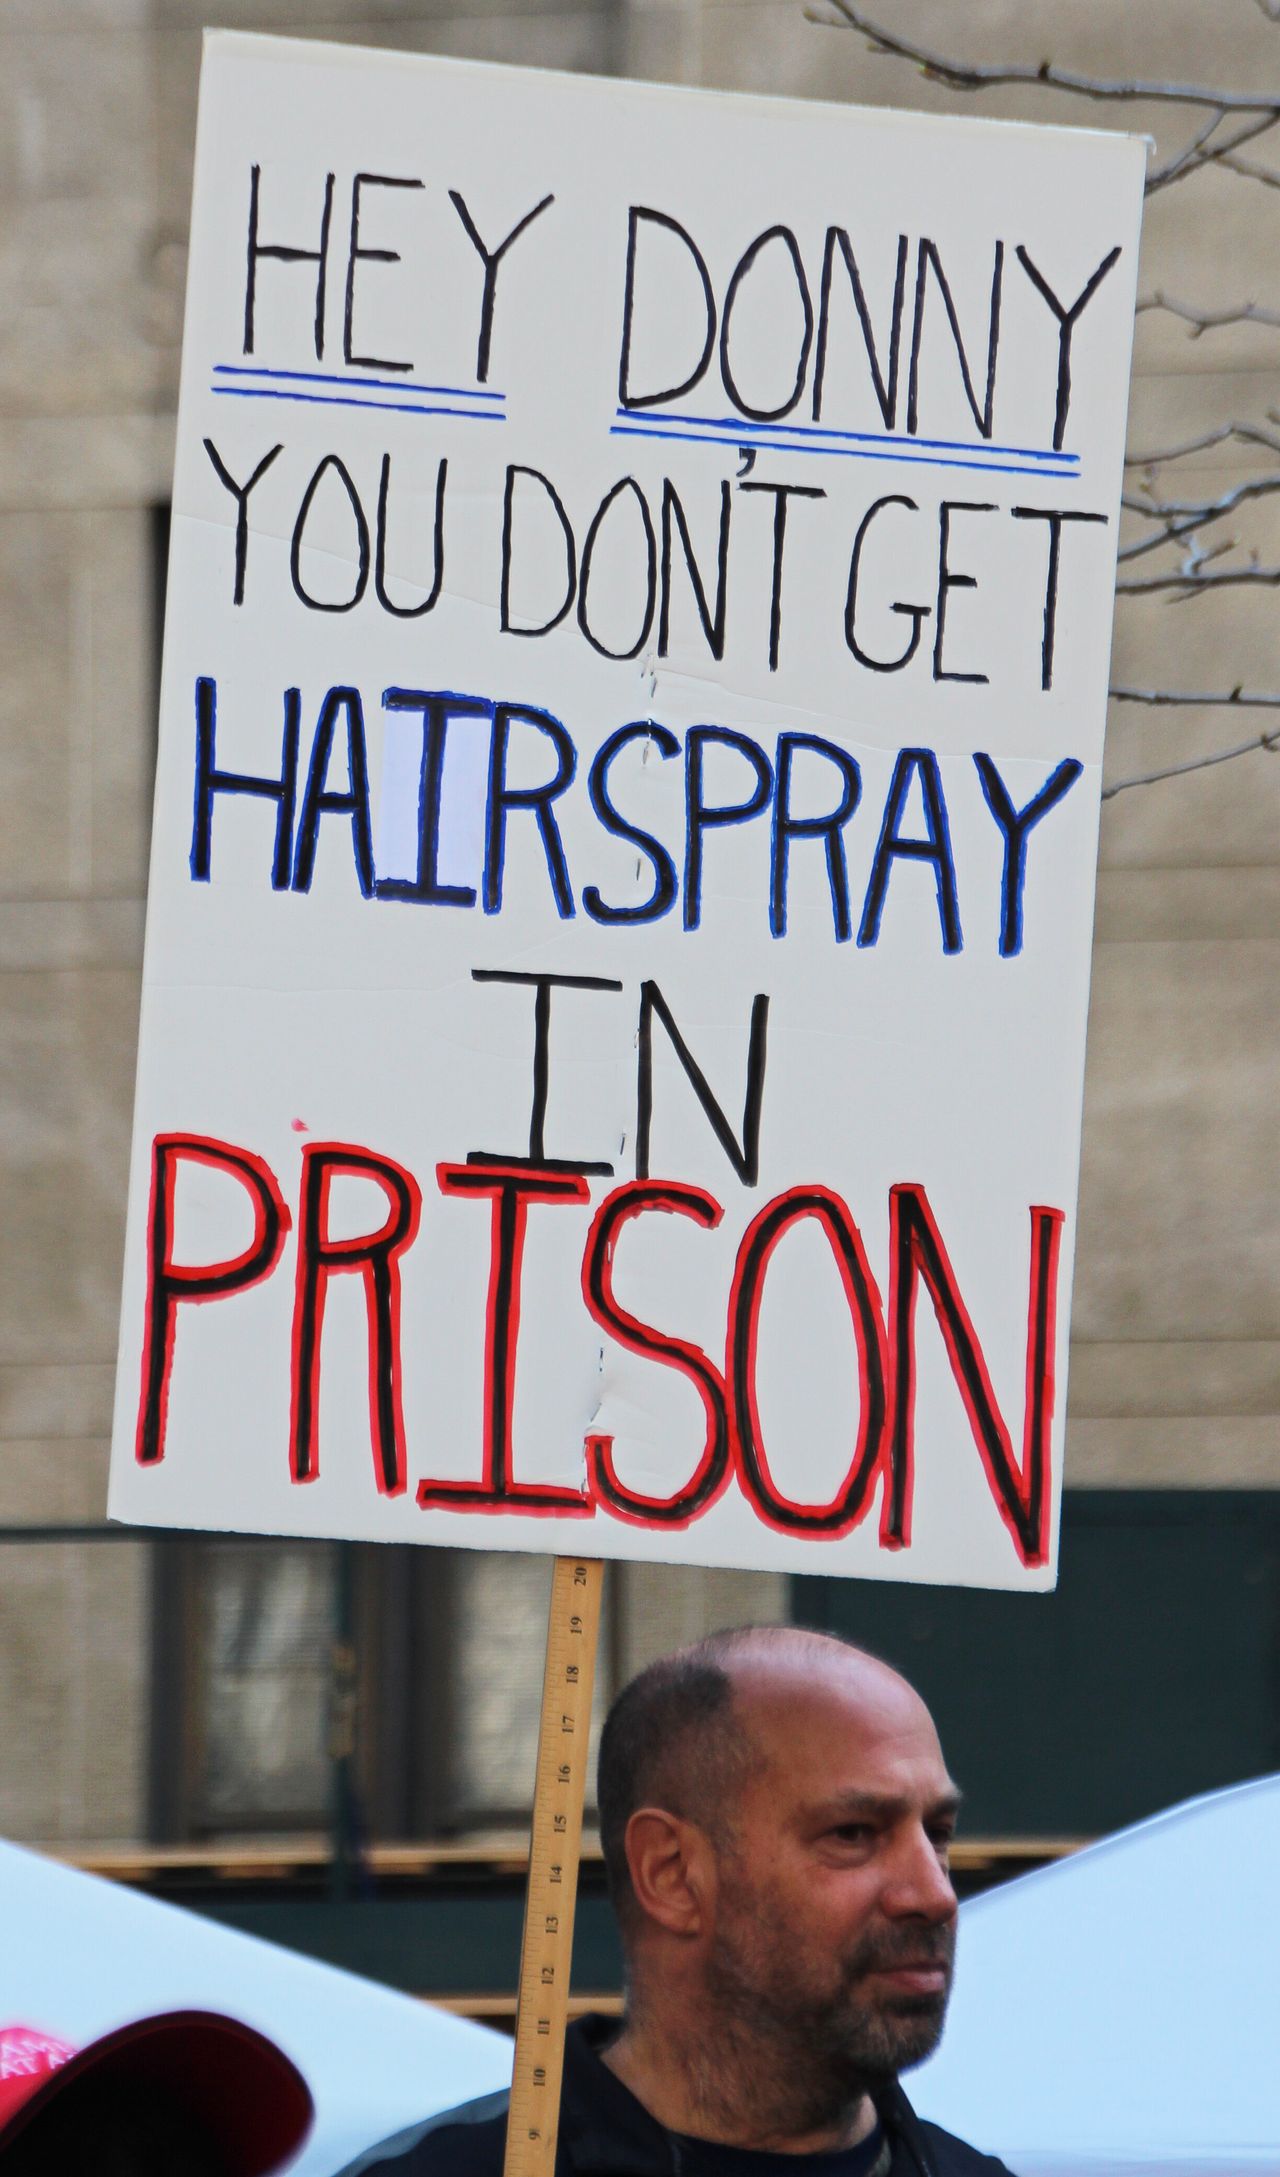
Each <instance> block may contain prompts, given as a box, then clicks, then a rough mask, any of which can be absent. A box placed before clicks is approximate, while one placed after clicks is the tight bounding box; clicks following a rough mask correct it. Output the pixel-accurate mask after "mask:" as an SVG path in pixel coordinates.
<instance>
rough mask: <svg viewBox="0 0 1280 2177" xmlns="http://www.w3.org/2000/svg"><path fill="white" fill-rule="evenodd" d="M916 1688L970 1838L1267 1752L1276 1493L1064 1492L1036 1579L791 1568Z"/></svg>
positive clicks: (1129, 1818) (1279, 1538)
mask: <svg viewBox="0 0 1280 2177" xmlns="http://www.w3.org/2000/svg"><path fill="white" fill-rule="evenodd" d="M793 1608H794V1615H795V1617H796V1619H797V1620H798V1621H799V1622H800V1623H802V1624H806V1625H814V1626H819V1627H821V1628H823V1629H824V1630H827V1631H830V1632H838V1633H844V1634H847V1635H848V1636H849V1637H850V1638H851V1639H854V1640H857V1641H859V1642H861V1643H862V1644H863V1645H864V1646H866V1647H868V1648H871V1649H873V1650H874V1651H875V1652H876V1653H877V1654H878V1655H882V1656H884V1657H885V1658H886V1659H887V1660H888V1661H889V1662H891V1663H893V1664H895V1665H896V1666H897V1667H898V1668H899V1669H900V1670H901V1671H903V1672H904V1674H905V1675H906V1676H907V1677H908V1678H909V1679H910V1680H911V1682H912V1683H913V1685H916V1686H918V1687H919V1689H920V1691H921V1693H922V1694H923V1695H924V1697H925V1699H926V1700H927V1701H928V1703H929V1705H930V1707H931V1708H932V1710H933V1713H934V1715H935V1717H936V1719H937V1722H938V1728H939V1731H940V1733H941V1737H942V1744H943V1749H944V1752H945V1753H946V1756H947V1760H948V1762H949V1764H950V1766H951V1769H952V1773H953V1774H954V1775H955V1777H956V1780H957V1782H958V1783H960V1784H961V1785H962V1786H963V1788H964V1792H965V1810H964V1825H965V1828H966V1830H967V1831H968V1832H969V1834H970V1835H976V1836H992V1837H999V1836H1005V1837H1012V1836H1024V1835H1025V1836H1096V1835H1099V1834H1102V1833H1104V1832H1105V1831H1107V1830H1111V1829H1116V1828H1120V1827H1122V1826H1123V1825H1124V1824H1125V1823H1127V1822H1133V1821H1137V1820H1138V1819H1140V1818H1141V1817H1142V1816H1143V1815H1147V1814H1153V1813H1155V1812H1157V1811H1158V1810H1159V1809H1160V1808H1161V1807H1166V1806H1170V1805H1172V1804H1173V1803H1174V1802H1176V1801H1177V1800H1179V1799H1186V1798H1191V1797H1193V1796H1194V1795H1195V1794H1196V1793H1198V1792H1206V1791H1213V1790H1216V1789H1217V1788H1218V1787H1220V1786H1222V1785H1224V1784H1234V1783H1238V1782H1240V1781H1242V1780H1243V1779H1244V1778H1247V1777H1251V1776H1257V1775H1259V1774H1262V1773H1264V1772H1266V1771H1268V1770H1272V1769H1275V1768H1277V1767H1280V1492H1267V1491H1262V1490H1257V1491H1253V1490H1230V1491H1228V1490H1136V1489H1134V1490H1129V1489H1125V1490H1120V1489H1116V1490H1083V1489H1074V1490H1073V1489H1068V1490H1067V1491H1066V1492H1065V1494H1064V1498H1063V1513H1062V1545H1061V1554H1060V1561H1059V1584H1058V1587H1057V1589H1056V1591H1055V1592H1054V1593H1053V1594H1052V1595H1043V1596H1039V1595H1004V1594H991V1593H987V1592H984V1591H981V1590H978V1589H961V1588H932V1587H900V1586H890V1585H887V1584H885V1583H881V1582H878V1581H872V1580H856V1581H855V1580H823V1579H798V1580H796V1581H795V1583H794V1587H793Z"/></svg>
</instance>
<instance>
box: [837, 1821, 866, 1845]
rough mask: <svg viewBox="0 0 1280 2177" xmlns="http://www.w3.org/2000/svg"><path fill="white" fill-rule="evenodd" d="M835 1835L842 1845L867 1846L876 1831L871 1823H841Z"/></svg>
mask: <svg viewBox="0 0 1280 2177" xmlns="http://www.w3.org/2000/svg"><path fill="white" fill-rule="evenodd" d="M835 1835H836V1836H837V1837H838V1838H839V1839H840V1842H841V1844H866V1843H867V1842H868V1840H869V1839H870V1838H872V1837H874V1835H875V1831H874V1829H873V1828H872V1826H871V1824H870V1822H841V1824H840V1826H839V1828H838V1829H837V1830H836V1831H835Z"/></svg>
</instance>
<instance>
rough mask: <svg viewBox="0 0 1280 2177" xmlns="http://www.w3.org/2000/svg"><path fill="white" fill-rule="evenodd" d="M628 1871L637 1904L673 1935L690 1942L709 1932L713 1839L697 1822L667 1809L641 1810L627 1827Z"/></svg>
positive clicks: (647, 1915)
mask: <svg viewBox="0 0 1280 2177" xmlns="http://www.w3.org/2000/svg"><path fill="white" fill-rule="evenodd" d="M626 1853H627V1866H628V1867H629V1868H630V1870H631V1888H632V1890H633V1892H634V1893H635V1900H636V1904H637V1905H638V1906H639V1908H640V1911H641V1912H642V1913H643V1914H644V1916H645V1918H646V1919H647V1920H652V1921H656V1923H657V1924H658V1926H659V1927H661V1928H665V1929H666V1931H667V1933H668V1934H669V1935H676V1936H682V1937H685V1938H692V1937H694V1936H698V1935H701V1934H702V1933H703V1931H704V1929H705V1928H706V1926H707V1921H708V1914H709V1910H710V1907H711V1904H712V1899H713V1895H714V1889H715V1864H714V1860H713V1857H712V1852H711V1844H710V1840H709V1838H708V1837H707V1836H706V1834H705V1833H704V1831H702V1830H701V1829H699V1828H698V1826H697V1824H696V1822H687V1821H685V1820H684V1819H683V1818H682V1817H681V1816H680V1815H678V1814H669V1813H668V1812H667V1811H666V1809H665V1808H663V1807H637V1809H636V1811H635V1813H634V1814H633V1815H632V1817H631V1819H630V1821H629V1822H628V1823H627V1833H626Z"/></svg>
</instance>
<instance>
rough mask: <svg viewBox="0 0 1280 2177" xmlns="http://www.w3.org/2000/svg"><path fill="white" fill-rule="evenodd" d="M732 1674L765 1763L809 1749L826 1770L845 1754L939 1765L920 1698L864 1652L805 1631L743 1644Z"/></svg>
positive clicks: (737, 1702) (789, 1759) (739, 1705)
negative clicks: (924, 1759)
mask: <svg viewBox="0 0 1280 2177" xmlns="http://www.w3.org/2000/svg"><path fill="white" fill-rule="evenodd" d="M729 1675H730V1679H731V1682H732V1686H733V1701H734V1707H735V1708H736V1710H737V1712H738V1716H739V1719H740V1721H741V1722H742V1724H743V1726H744V1727H745V1728H746V1730H747V1731H748V1732H749V1733H750V1735H751V1737H752V1738H753V1739H754V1740H755V1742H756V1746H757V1749H758V1751H759V1752H760V1753H761V1754H763V1755H764V1756H765V1757H766V1758H768V1757H769V1756H771V1755H772V1756H775V1757H776V1758H778V1759H779V1760H782V1761H784V1762H786V1763H787V1764H788V1765H789V1764H791V1763H793V1762H794V1761H795V1760H796V1759H797V1757H799V1756H800V1755H801V1753H802V1750H805V1751H808V1752H809V1753H810V1754H811V1756H812V1757H813V1758H815V1759H816V1760H818V1761H819V1762H820V1763H821V1764H822V1765H823V1766H824V1767H826V1766H827V1765H828V1763H829V1762H830V1761H831V1760H832V1759H833V1758H835V1757H837V1755H840V1754H843V1755H845V1756H846V1757H847V1756H849V1755H852V1754H854V1753H855V1752H857V1751H858V1750H862V1751H864V1752H866V1753H867V1754H870V1753H871V1751H872V1750H873V1749H875V1750H877V1751H879V1752H880V1753H881V1754H885V1753H889V1752H891V1750H892V1749H894V1748H900V1749H901V1750H902V1752H903V1753H904V1754H910V1755H916V1756H918V1755H920V1754H927V1753H936V1755H937V1759H938V1762H939V1764H941V1750H940V1749H939V1747H938V1738H937V1732H936V1731H935V1729H934V1724H933V1719H932V1717H931V1716H930V1714H929V1711H928V1709H927V1708H926V1707H925V1704H924V1702H923V1701H922V1700H921V1698H920V1696H919V1694H918V1693H917V1692H916V1691H915V1689H914V1687H912V1686H910V1685H908V1684H907V1681H906V1680H905V1678H902V1677H900V1676H899V1675H898V1673H897V1672H896V1671H894V1670H892V1669H890V1667H889V1665H888V1664H886V1663H881V1662H880V1661H879V1660H878V1659H877V1658H876V1657H874V1656H869V1655H866V1654H864V1653H863V1652H862V1650H860V1649H857V1648H848V1647H845V1646H844V1645H843V1644H842V1643H839V1642H836V1641H833V1640H826V1639H823V1638H822V1637H821V1636H811V1635H809V1636H807V1635H804V1634H801V1633H797V1634H795V1636H794V1637H790V1638H775V1639H773V1640H768V1641H765V1640H761V1641H760V1642H759V1643H756V1642H752V1643H749V1644H748V1643H744V1644H743V1647H742V1648H741V1649H740V1650H739V1651H738V1652H737V1653H736V1654H735V1656H734V1657H733V1660H732V1664H731V1666H730V1670H729Z"/></svg>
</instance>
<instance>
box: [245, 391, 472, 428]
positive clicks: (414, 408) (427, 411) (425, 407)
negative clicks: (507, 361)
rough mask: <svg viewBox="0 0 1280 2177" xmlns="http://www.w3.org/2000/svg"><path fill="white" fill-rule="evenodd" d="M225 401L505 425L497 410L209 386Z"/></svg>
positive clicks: (343, 395)
mask: <svg viewBox="0 0 1280 2177" xmlns="http://www.w3.org/2000/svg"><path fill="white" fill-rule="evenodd" d="M209 391H210V392H211V393H222V394H225V395H226V396H227V398H228V399H229V400H241V401H308V402H310V403H312V404H313V405H317V406H319V407H322V408H378V409H382V410H383V411H384V412H385V411H386V410H388V409H391V410H395V409H400V410H403V412H404V413H405V415H408V416H461V417H462V418H463V420H464V421H465V422H467V423H505V422H506V420H507V419H506V417H505V415H504V414H503V413H502V410H501V409H499V408H440V407H432V406H431V405H430V404H429V403H427V402H425V401H362V400H357V399H356V397H355V396H354V395H353V394H350V393H286V392H285V391H284V390H283V388H282V387H280V386H210V388H209Z"/></svg>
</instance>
